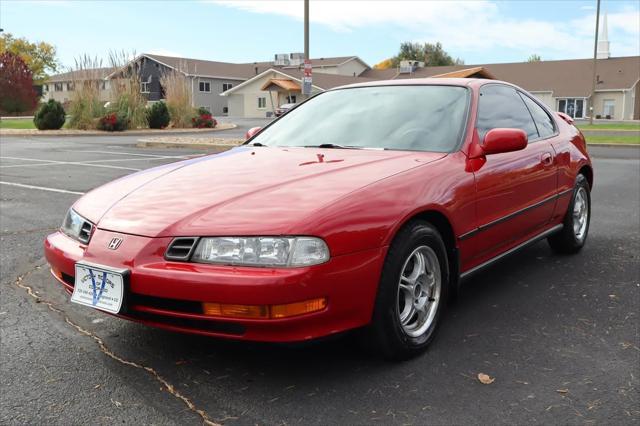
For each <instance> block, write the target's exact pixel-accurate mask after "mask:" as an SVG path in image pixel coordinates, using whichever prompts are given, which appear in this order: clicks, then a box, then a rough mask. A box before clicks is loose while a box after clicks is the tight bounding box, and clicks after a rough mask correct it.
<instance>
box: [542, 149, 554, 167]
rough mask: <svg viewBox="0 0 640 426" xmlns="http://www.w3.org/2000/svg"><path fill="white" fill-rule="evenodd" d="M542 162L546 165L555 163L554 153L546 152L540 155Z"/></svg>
mask: <svg viewBox="0 0 640 426" xmlns="http://www.w3.org/2000/svg"><path fill="white" fill-rule="evenodd" d="M540 162H541V163H542V164H544V165H545V166H550V165H552V164H553V155H551V153H550V152H545V153H544V154H542V155H541V156H540Z"/></svg>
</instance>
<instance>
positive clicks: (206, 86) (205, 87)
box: [200, 81, 211, 92]
mask: <svg viewBox="0 0 640 426" xmlns="http://www.w3.org/2000/svg"><path fill="white" fill-rule="evenodd" d="M200 91H201V92H211V83H209V82H208V81H201V82H200Z"/></svg>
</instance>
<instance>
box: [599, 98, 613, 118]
mask: <svg viewBox="0 0 640 426" xmlns="http://www.w3.org/2000/svg"><path fill="white" fill-rule="evenodd" d="M615 110H616V101H615V100H613V99H604V100H603V101H602V115H603V116H604V118H613V117H614V114H615Z"/></svg>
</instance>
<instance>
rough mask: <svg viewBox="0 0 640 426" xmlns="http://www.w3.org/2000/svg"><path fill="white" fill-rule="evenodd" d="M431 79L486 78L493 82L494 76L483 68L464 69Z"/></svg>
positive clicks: (437, 75)
mask: <svg viewBox="0 0 640 426" xmlns="http://www.w3.org/2000/svg"><path fill="white" fill-rule="evenodd" d="M432 77H437V78H486V79H488V80H495V79H496V78H495V76H494V75H493V74H491V73H490V72H489V71H487V70H486V68H484V67H473V68H465V69H463V70H457V71H451V72H446V73H444V74H436V75H434V76H432Z"/></svg>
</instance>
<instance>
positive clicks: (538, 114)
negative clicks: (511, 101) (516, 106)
mask: <svg viewBox="0 0 640 426" xmlns="http://www.w3.org/2000/svg"><path fill="white" fill-rule="evenodd" d="M520 96H521V97H522V99H523V100H524V103H525V104H527V108H528V109H529V112H531V115H532V116H533V121H535V123H536V127H537V128H538V133H540V137H541V138H548V137H549V136H551V135H553V134H554V133H555V132H556V129H555V126H554V125H553V120H552V119H551V117H549V114H547V112H546V111H545V110H543V109H542V108H541V107H540V105H538V104H537V103H536V102H535V101H534V100H533V99H531V98H530V97H528V96H527V95H525V94H524V93H520Z"/></svg>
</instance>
